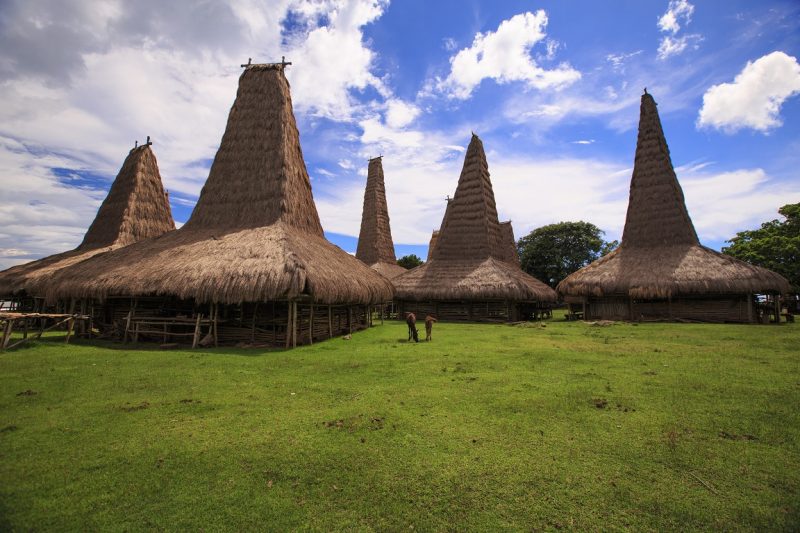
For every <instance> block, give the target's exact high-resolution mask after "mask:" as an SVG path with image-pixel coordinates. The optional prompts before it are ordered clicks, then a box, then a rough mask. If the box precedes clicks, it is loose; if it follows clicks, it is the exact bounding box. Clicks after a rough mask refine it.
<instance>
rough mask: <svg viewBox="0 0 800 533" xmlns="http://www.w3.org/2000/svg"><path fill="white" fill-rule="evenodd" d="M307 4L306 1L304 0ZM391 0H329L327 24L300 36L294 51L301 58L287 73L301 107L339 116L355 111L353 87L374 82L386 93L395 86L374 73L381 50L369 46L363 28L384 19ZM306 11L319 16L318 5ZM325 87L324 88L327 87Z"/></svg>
mask: <svg viewBox="0 0 800 533" xmlns="http://www.w3.org/2000/svg"><path fill="white" fill-rule="evenodd" d="M300 5H303V4H300ZM387 5H388V0H352V1H345V0H339V1H336V2H327V3H324V4H323V7H325V8H326V9H325V10H324V11H327V10H328V9H329V11H327V13H326V14H327V24H326V25H325V26H320V27H313V29H311V31H309V32H308V33H307V34H303V35H300V36H295V38H294V40H296V41H298V40H299V42H297V43H295V44H293V45H292V46H291V49H290V52H289V53H290V54H291V56H293V57H296V58H297V62H296V64H295V65H294V66H293V68H292V69H291V70H290V71H289V72H288V74H287V76H288V78H289V80H290V81H291V83H292V95H293V98H294V101H295V104H296V106H297V108H298V109H299V110H303V111H306V110H307V111H311V112H314V113H317V114H319V115H321V116H325V117H328V118H332V119H335V120H342V119H347V118H349V117H350V116H351V115H352V110H353V107H354V102H353V99H352V97H351V96H350V91H351V90H353V89H356V90H363V89H366V88H367V87H372V88H374V89H375V90H377V91H378V92H379V93H380V94H381V95H382V96H384V97H388V96H389V95H390V92H389V90H388V89H387V88H386V87H385V86H384V84H383V82H382V81H381V80H380V79H379V78H377V77H376V76H375V75H373V74H372V72H371V69H372V64H373V61H374V59H375V53H374V52H373V51H372V50H371V49H370V48H369V47H368V46H366V45H365V43H364V35H363V31H362V28H363V27H364V26H365V25H367V24H369V23H371V22H373V21H374V20H376V19H377V18H379V17H380V16H381V15H382V14H383V11H384V9H385V8H386V6H387ZM306 9H307V12H306V14H307V15H309V13H310V14H311V15H316V14H318V11H320V8H319V6H317V8H316V9H312V10H311V11H308V10H309V9H310V8H306ZM320 88H324V90H321V89H320Z"/></svg>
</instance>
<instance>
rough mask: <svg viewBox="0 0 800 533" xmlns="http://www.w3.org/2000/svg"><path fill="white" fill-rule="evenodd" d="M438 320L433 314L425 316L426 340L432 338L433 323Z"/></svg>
mask: <svg viewBox="0 0 800 533" xmlns="http://www.w3.org/2000/svg"><path fill="white" fill-rule="evenodd" d="M434 322H438V320H436V318H434V317H433V316H431V315H428V316H426V317H425V340H426V341H430V340H433V339H431V332H432V331H433V323H434Z"/></svg>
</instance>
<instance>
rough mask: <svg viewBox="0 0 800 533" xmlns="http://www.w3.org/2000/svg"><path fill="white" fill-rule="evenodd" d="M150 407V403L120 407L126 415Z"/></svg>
mask: <svg viewBox="0 0 800 533" xmlns="http://www.w3.org/2000/svg"><path fill="white" fill-rule="evenodd" d="M148 407H150V403H149V402H142V403H140V404H139V405H123V406H122V407H120V410H122V411H125V412H126V413H133V412H135V411H141V410H142V409H147V408H148Z"/></svg>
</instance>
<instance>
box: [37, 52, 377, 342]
mask: <svg viewBox="0 0 800 533" xmlns="http://www.w3.org/2000/svg"><path fill="white" fill-rule="evenodd" d="M284 67H285V65H284V64H269V65H255V64H254V65H248V66H246V68H245V70H244V72H243V73H242V75H241V77H240V79H239V90H238V93H237V95H236V101H235V102H234V104H233V107H232V108H231V111H230V114H229V116H228V123H227V126H226V129H225V134H224V135H223V137H222V142H221V144H220V147H219V150H218V151H217V154H216V156H215V158H214V162H213V163H212V165H211V170H210V173H209V176H208V180H207V181H206V183H205V186H204V187H203V190H202V192H201V193H200V198H199V200H198V202H197V205H196V206H195V209H194V211H193V212H192V215H191V218H190V219H189V220H188V221H187V222H186V224H185V225H184V226H183V227H182V228H180V229H178V230H176V231H174V232H170V233H168V234H165V235H162V236H161V237H158V238H155V239H149V240H147V241H143V242H139V243H137V244H135V245H132V246H129V247H126V248H124V249H121V250H117V251H114V252H110V253H108V254H104V255H103V256H99V257H93V258H91V259H89V260H87V261H85V262H83V263H81V265H80V266H79V267H77V268H71V269H68V270H65V271H62V272H61V273H60V274H59V275H58V276H57V277H56V278H55V279H53V280H52V282H51V283H50V284H48V286H47V289H48V291H47V294H48V297H49V298H51V299H62V300H63V299H67V298H78V299H93V300H96V301H104V302H106V305H105V306H104V313H105V315H104V316H103V317H97V319H96V322H98V321H99V322H103V321H104V322H105V323H106V324H107V325H109V326H110V325H111V324H112V322H113V321H114V320H116V321H117V323H118V327H124V329H125V332H126V333H130V334H133V335H134V337H136V336H139V337H141V336H146V337H150V338H156V339H159V340H161V339H167V338H172V337H174V336H176V335H179V334H185V335H187V336H193V337H194V341H195V342H196V341H197V339H198V337H199V336H200V335H201V331H202V330H203V329H204V328H205V327H208V328H209V329H210V330H211V331H210V333H211V335H206V339H207V340H209V341H210V340H213V341H215V342H228V343H231V342H256V343H268V344H273V345H279V346H291V345H296V344H298V343H309V342H312V341H314V340H318V339H324V338H329V337H331V336H333V335H338V334H340V333H341V332H349V331H353V330H356V329H359V328H363V327H366V326H367V325H368V324H369V320H370V319H369V313H368V312H367V306H368V305H369V304H372V303H378V302H384V301H387V300H390V299H391V298H392V286H391V284H390V282H389V281H388V280H386V279H385V278H383V277H382V276H380V275H379V274H378V273H377V272H375V271H374V270H372V269H370V268H369V267H367V266H366V265H364V264H363V263H361V262H360V261H359V260H358V259H356V258H355V257H353V256H351V255H350V254H348V253H346V252H344V251H343V250H341V249H340V248H338V247H336V246H334V245H333V244H331V243H329V242H328V241H327V240H326V239H325V237H324V235H323V231H322V226H321V225H320V221H319V216H318V214H317V209H316V206H315V205H314V199H313V197H312V193H311V182H310V180H309V177H308V173H307V171H306V167H305V163H304V161H303V154H302V151H301V149H300V137H299V134H298V131H297V126H296V123H295V119H294V114H293V111H292V101H291V96H290V93H289V83H288V81H287V80H286V77H285V75H284V71H283V69H284ZM203 334H204V333H203ZM201 344H202V342H201Z"/></svg>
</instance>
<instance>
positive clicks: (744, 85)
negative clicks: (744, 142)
mask: <svg viewBox="0 0 800 533" xmlns="http://www.w3.org/2000/svg"><path fill="white" fill-rule="evenodd" d="M798 93H800V65H798V63H797V59H796V58H794V57H792V56H789V55H787V54H785V53H783V52H772V53H771V54H767V55H765V56H763V57H760V58H758V59H756V60H755V61H753V62H749V61H748V63H747V65H746V66H745V67H744V69H742V71H741V72H740V73H739V74H738V75H737V76H736V78H735V79H734V80H733V83H721V84H719V85H714V86H712V87H710V88H709V89H708V90H707V91H706V93H705V94H704V95H703V107H702V108H701V109H700V113H699V115H698V119H697V125H698V126H700V127H704V126H707V127H713V128H717V129H720V130H722V131H725V132H728V133H733V132H736V131H738V130H740V129H742V128H753V129H755V130H758V131H761V132H767V131H769V130H770V129H772V128H775V127H778V126H780V125H781V124H782V122H781V118H780V110H781V105H783V102H784V101H786V99H788V98H790V97H792V96H794V95H796V94H798Z"/></svg>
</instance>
